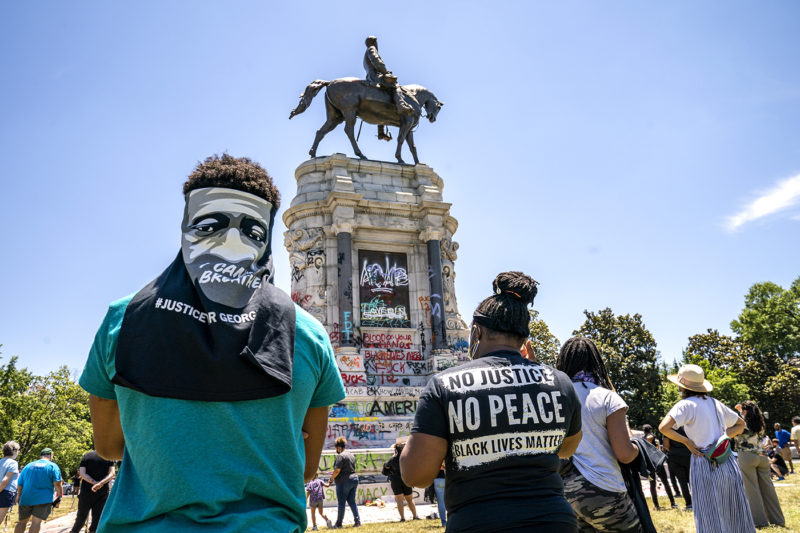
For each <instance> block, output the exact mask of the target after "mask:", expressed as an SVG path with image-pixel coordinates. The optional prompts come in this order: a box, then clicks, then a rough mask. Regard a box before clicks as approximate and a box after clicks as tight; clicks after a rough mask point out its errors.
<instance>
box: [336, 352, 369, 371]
mask: <svg viewBox="0 0 800 533" xmlns="http://www.w3.org/2000/svg"><path fill="white" fill-rule="evenodd" d="M336 364H337V365H338V367H339V370H341V371H343V372H363V371H364V360H363V359H362V358H361V356H360V355H350V354H342V355H337V356H336Z"/></svg>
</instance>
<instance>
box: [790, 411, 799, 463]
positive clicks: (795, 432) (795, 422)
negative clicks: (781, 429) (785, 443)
mask: <svg viewBox="0 0 800 533" xmlns="http://www.w3.org/2000/svg"><path fill="white" fill-rule="evenodd" d="M791 435H792V442H793V443H794V449H795V451H797V455H799V456H800V416H795V417H792V432H791Z"/></svg>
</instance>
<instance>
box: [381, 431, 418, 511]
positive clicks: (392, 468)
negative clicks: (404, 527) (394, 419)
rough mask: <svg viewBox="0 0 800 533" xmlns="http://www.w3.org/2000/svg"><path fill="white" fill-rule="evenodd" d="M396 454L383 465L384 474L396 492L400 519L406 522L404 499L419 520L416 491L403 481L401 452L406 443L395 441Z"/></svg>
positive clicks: (395, 497) (393, 492) (394, 492)
mask: <svg viewBox="0 0 800 533" xmlns="http://www.w3.org/2000/svg"><path fill="white" fill-rule="evenodd" d="M393 447H394V456H393V457H392V458H391V459H389V460H388V461H386V463H385V464H384V465H383V470H382V474H383V475H384V476H386V477H387V478H388V479H389V484H390V485H391V487H392V494H394V501H395V502H397V512H398V513H400V521H401V522H405V521H406V517H405V510H404V505H403V503H404V502H403V500H404V499H405V503H407V504H408V508H409V509H411V514H412V515H413V517H414V520H419V517H418V516H417V507H416V505H414V491H413V490H412V489H411V487H409V486H408V485H406V484H405V483H403V478H402V477H401V475H400V453H402V451H403V448H404V447H405V444H404V443H402V442H398V443H395V445H394V446H393Z"/></svg>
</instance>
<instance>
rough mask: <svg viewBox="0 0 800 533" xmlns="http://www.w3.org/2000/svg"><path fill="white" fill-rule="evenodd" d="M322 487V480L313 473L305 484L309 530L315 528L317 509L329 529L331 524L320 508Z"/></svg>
mask: <svg viewBox="0 0 800 533" xmlns="http://www.w3.org/2000/svg"><path fill="white" fill-rule="evenodd" d="M322 487H323V484H322V480H321V479H318V474H314V479H312V480H311V481H309V482H308V483H307V484H306V496H307V498H308V506H309V507H310V508H311V526H312V527H311V531H316V530H317V515H316V512H317V511H319V515H320V516H321V517H322V519H323V520H325V525H326V526H328V528H329V529H330V527H331V525H332V524H331V521H330V520H328V517H327V516H325V513H324V512H323V510H322V504H323V503H324V502H325V491H323V490H322Z"/></svg>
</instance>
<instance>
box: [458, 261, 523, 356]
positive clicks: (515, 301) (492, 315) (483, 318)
mask: <svg viewBox="0 0 800 533" xmlns="http://www.w3.org/2000/svg"><path fill="white" fill-rule="evenodd" d="M538 284H539V282H537V281H536V280H535V279H533V278H532V277H530V276H528V275H526V274H523V273H522V272H501V273H500V274H498V275H497V277H496V278H494V281H493V282H492V292H493V293H494V294H492V295H491V296H489V297H488V298H486V299H484V300H483V301H482V302H481V303H479V304H478V308H477V309H475V313H474V314H473V315H472V320H473V322H475V323H476V324H478V325H480V326H483V327H485V328H487V329H489V330H492V331H496V332H501V333H506V334H508V335H513V336H516V337H519V338H520V344H521V343H522V341H523V340H525V339H526V338H527V337H528V335H530V330H529V329H528V322H530V315H529V314H528V304H532V303H533V299H534V298H535V297H536V293H537V292H538V289H537V288H536V285H538Z"/></svg>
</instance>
